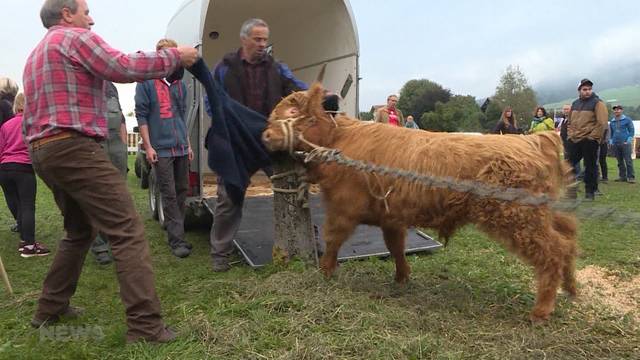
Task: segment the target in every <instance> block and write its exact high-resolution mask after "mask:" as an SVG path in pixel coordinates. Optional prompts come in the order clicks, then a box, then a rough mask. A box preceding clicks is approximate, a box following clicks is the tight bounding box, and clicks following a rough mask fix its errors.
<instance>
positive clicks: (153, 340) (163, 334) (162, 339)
mask: <svg viewBox="0 0 640 360" xmlns="http://www.w3.org/2000/svg"><path fill="white" fill-rule="evenodd" d="M177 337H178V336H177V335H176V333H175V331H173V330H172V329H171V328H169V327H165V328H164V329H162V331H160V333H159V334H158V335H155V336H153V337H149V338H144V337H138V338H133V339H132V338H127V344H133V343H137V342H146V343H149V344H166V343H169V342H172V341H174V340H175V339H176V338H177Z"/></svg>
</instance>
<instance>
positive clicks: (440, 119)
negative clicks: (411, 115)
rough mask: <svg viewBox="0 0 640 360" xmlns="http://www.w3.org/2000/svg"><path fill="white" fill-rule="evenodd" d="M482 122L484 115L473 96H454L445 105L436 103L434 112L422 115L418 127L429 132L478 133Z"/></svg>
mask: <svg viewBox="0 0 640 360" xmlns="http://www.w3.org/2000/svg"><path fill="white" fill-rule="evenodd" d="M484 121H485V117H484V114H483V113H482V111H480V107H479V106H478V104H477V103H476V99H475V98H474V97H473V96H464V95H454V96H452V97H451V99H450V100H449V101H448V102H446V103H442V102H437V103H436V105H435V110H434V111H431V112H427V113H424V114H423V115H422V116H421V117H420V127H421V128H422V129H425V130H431V131H446V132H456V131H466V132H478V131H481V130H482V125H481V124H482V123H483V122H484Z"/></svg>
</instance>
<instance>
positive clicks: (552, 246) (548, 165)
mask: <svg viewBox="0 0 640 360" xmlns="http://www.w3.org/2000/svg"><path fill="white" fill-rule="evenodd" d="M321 100H322V88H321V87H320V86H319V85H316V86H314V87H312V89H311V90H309V91H308V92H300V93H295V94H292V95H290V96H289V97H287V98H285V99H284V100H283V101H282V102H281V103H280V104H279V105H278V106H277V107H276V108H275V110H274V111H273V113H272V115H271V117H270V124H269V127H268V129H267V130H266V131H265V133H264V134H263V139H264V141H265V144H266V145H267V147H269V148H270V149H272V150H283V147H282V131H281V129H280V125H279V123H278V122H277V120H278V119H283V118H287V117H290V116H291V111H292V109H293V111H295V112H294V114H295V115H298V116H302V117H304V118H305V119H304V120H300V121H298V122H297V123H296V128H297V130H298V131H299V132H301V133H302V134H303V136H304V138H305V139H307V140H308V141H310V142H312V143H315V144H318V145H321V146H326V147H330V148H336V149H339V150H341V151H342V153H343V154H344V155H345V156H348V157H350V158H352V159H359V160H365V161H367V162H370V163H373V164H377V165H385V166H389V167H392V168H398V169H404V170H410V171H413V172H416V173H421V174H430V175H436V176H442V177H451V178H454V179H464V180H470V181H476V182H478V183H480V184H488V185H494V186H501V187H508V188H518V189H526V190H527V191H529V192H530V193H531V194H532V195H541V194H547V195H548V196H550V197H552V198H554V199H557V198H558V197H559V196H560V194H561V192H562V189H563V188H564V185H565V174H566V173H567V167H566V165H565V164H564V162H563V161H562V160H561V158H560V155H559V154H560V151H559V150H560V146H561V143H560V138H559V137H558V135H556V134H555V133H553V132H545V133H542V134H535V135H530V136H511V135H506V136H504V135H483V136H478V135H463V134H449V133H433V132H426V131H416V130H412V129H405V128H398V127H393V126H389V125H386V124H377V123H368V122H362V121H358V120H354V119H350V118H348V117H346V116H338V117H337V118H336V121H335V122H333V121H332V120H331V119H330V118H329V116H328V115H327V114H325V113H324V112H323V111H322V107H321ZM336 125H337V126H336ZM295 148H296V149H298V150H306V151H308V150H310V147H309V146H308V145H306V144H304V143H300V142H298V143H296V145H295ZM308 170H309V175H310V178H311V179H312V180H313V181H315V182H317V183H318V184H319V185H320V187H321V189H322V196H323V202H324V205H325V208H326V220H325V224H324V239H325V241H326V249H327V250H326V252H325V254H324V255H323V257H322V260H321V268H322V270H323V271H324V273H325V274H326V275H327V276H330V275H331V274H332V273H333V271H334V270H335V268H336V266H337V262H336V259H337V253H338V250H339V248H340V246H341V245H342V244H343V243H344V242H345V241H346V240H347V238H348V237H349V236H350V235H351V234H352V232H353V230H354V229H355V227H356V226H357V225H358V224H368V225H376V226H379V227H381V228H382V231H383V234H384V240H385V243H386V245H387V247H388V249H389V251H390V252H391V254H392V256H393V257H394V258H395V261H396V280H397V281H399V282H405V281H407V280H408V276H409V271H410V270H409V265H408V263H407V261H406V259H405V256H404V248H405V238H406V232H407V228H408V227H409V226H418V227H429V228H432V229H436V230H437V231H438V233H439V235H440V237H441V238H444V239H445V240H447V239H448V238H449V237H450V236H451V235H453V233H454V232H455V231H456V229H458V228H460V227H461V226H463V225H465V224H475V225H476V226H477V227H478V228H479V229H481V230H482V231H484V232H486V233H487V234H489V235H490V236H491V238H493V239H495V240H496V241H498V242H500V243H501V244H503V245H504V246H505V247H506V248H507V249H508V250H509V251H511V252H513V253H514V254H516V255H517V256H518V257H519V258H521V259H522V260H523V261H524V262H526V263H527V264H529V265H531V266H533V268H534V271H535V277H536V281H537V297H536V305H535V307H534V309H533V311H532V313H531V318H532V320H534V321H538V320H544V319H547V318H548V317H549V315H550V313H551V312H552V311H553V308H554V305H555V297H556V290H557V288H558V286H560V285H561V286H562V288H563V289H564V290H565V291H567V292H568V293H569V294H570V295H576V286H575V279H574V268H575V256H576V252H577V250H576V224H575V219H574V218H573V217H572V216H570V215H568V214H565V213H560V212H558V211H555V210H553V209H551V208H550V206H549V205H541V206H530V205H523V204H521V203H517V202H506V201H501V200H496V199H492V198H486V197H479V196H477V195H471V194H467V193H460V192H455V191H451V190H447V189H438V188H429V187H426V186H424V185H421V184H418V183H411V182H408V181H405V180H398V179H395V178H392V177H389V176H386V177H382V176H375V175H371V174H368V175H367V174H363V173H361V172H358V171H356V170H353V169H350V168H346V167H343V166H338V165H336V164H322V165H317V164H311V165H309V169H308ZM390 189H391V192H390V193H389V196H388V197H387V202H388V204H387V205H388V210H389V211H387V208H386V206H385V201H383V200H381V199H382V197H383V196H384V194H385V193H387V191H388V190H390Z"/></svg>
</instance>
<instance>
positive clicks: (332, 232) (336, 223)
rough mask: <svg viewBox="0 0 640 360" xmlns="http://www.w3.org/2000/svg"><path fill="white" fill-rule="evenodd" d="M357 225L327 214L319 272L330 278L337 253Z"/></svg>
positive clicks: (335, 215) (335, 265)
mask: <svg viewBox="0 0 640 360" xmlns="http://www.w3.org/2000/svg"><path fill="white" fill-rule="evenodd" d="M357 225H358V224H357V223H356V222H355V221H353V220H352V219H349V218H348V217H347V216H344V215H338V214H332V213H327V217H326V219H325V222H324V226H323V237H324V241H325V247H326V248H325V251H324V254H323V255H322V258H321V259H320V270H321V271H322V272H323V273H324V275H325V276H326V277H331V275H333V272H334V271H335V270H336V267H337V266H338V251H339V250H340V247H341V246H342V244H343V243H344V242H345V241H347V239H348V238H349V236H351V234H352V233H353V230H354V229H355V228H356V226H357Z"/></svg>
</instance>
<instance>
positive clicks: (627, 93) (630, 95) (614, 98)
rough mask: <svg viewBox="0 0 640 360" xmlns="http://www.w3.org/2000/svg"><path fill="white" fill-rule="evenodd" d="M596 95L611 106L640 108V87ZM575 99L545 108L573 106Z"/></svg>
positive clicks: (598, 92) (616, 89) (630, 87)
mask: <svg viewBox="0 0 640 360" xmlns="http://www.w3.org/2000/svg"><path fill="white" fill-rule="evenodd" d="M596 93H597V94H598V96H600V99H602V100H603V101H605V102H607V103H609V104H611V105H614V104H622V105H624V106H628V107H634V108H636V107H638V106H640V85H630V86H623V87H619V88H613V89H606V90H602V91H596ZM576 96H577V92H576ZM575 99H576V97H573V98H569V99H565V100H563V101H558V102H554V103H550V104H545V105H544V107H545V108H546V109H547V110H552V109H561V108H562V105H564V104H571V103H572V102H573V101H574V100H575Z"/></svg>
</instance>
